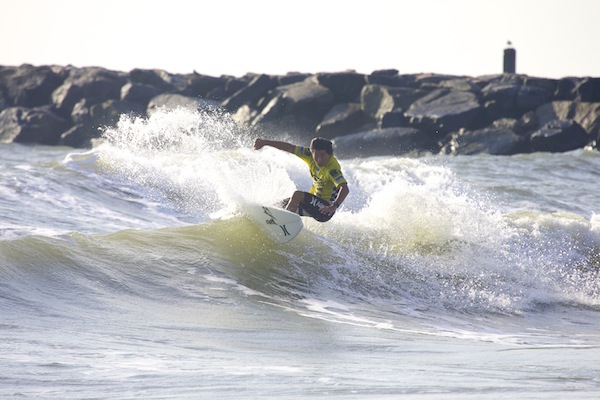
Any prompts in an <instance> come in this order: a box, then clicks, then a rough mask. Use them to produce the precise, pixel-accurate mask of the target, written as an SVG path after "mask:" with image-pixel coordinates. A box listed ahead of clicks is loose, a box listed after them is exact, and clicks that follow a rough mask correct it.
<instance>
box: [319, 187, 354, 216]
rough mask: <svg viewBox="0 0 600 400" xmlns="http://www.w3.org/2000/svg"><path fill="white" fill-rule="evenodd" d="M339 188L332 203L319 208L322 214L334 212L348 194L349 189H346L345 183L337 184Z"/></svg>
mask: <svg viewBox="0 0 600 400" xmlns="http://www.w3.org/2000/svg"><path fill="white" fill-rule="evenodd" d="M339 189H340V190H339V191H338V195H337V197H336V198H335V200H334V201H333V203H331V205H329V206H328V207H323V208H322V209H321V212H322V213H323V214H327V215H331V214H333V213H334V212H336V210H337V209H338V208H339V207H340V206H341V205H342V203H343V202H344V200H345V199H346V197H347V196H348V195H349V194H350V189H348V184H347V183H342V184H341V185H340V186H339Z"/></svg>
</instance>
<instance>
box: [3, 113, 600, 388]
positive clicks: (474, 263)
mask: <svg viewBox="0 0 600 400" xmlns="http://www.w3.org/2000/svg"><path fill="white" fill-rule="evenodd" d="M257 134H259V133H256V132H254V133H252V132H247V131H244V130H241V129H239V128H237V127H236V126H235V125H234V124H233V123H232V122H230V120H229V118H228V117H227V116H226V115H219V114H211V113H201V112H189V111H183V110H178V111H172V112H165V113H158V114H155V115H153V116H152V117H151V118H149V119H133V118H126V117H123V118H122V119H121V121H120V123H119V125H118V126H117V127H116V128H113V129H107V130H106V131H105V133H104V141H103V142H102V143H99V144H97V145H96V146H95V147H94V148H93V149H89V150H74V149H70V148H57V147H41V146H22V145H16V144H4V145H1V146H0V172H1V174H0V309H1V314H0V315H1V317H0V318H1V319H0V335H1V338H2V340H1V341H0V398H6V399H8V398H19V399H133V398H136V399H138V398H143V399H240V398H243V399H265V398H284V399H315V398H339V399H398V398H406V399H492V398H493V399H597V398H600V216H599V215H598V214H597V213H600V183H599V179H598V177H599V176H600V153H598V152H597V151H595V150H580V151H574V152H570V153H565V154H545V153H543V154H542V153H536V154H527V155H518V156H512V157H497V156H496V157H493V156H485V155H481V156H469V157H449V156H429V157H422V158H407V157H374V158H365V159H346V160H344V159H342V160H341V163H342V167H343V170H344V174H345V176H346V178H347V179H348V181H349V184H350V189H351V193H350V196H349V197H348V199H347V201H346V202H345V203H344V207H343V208H342V209H341V210H340V211H339V212H338V213H337V214H336V215H335V216H334V218H333V219H332V220H331V221H330V222H327V223H324V224H322V223H318V222H315V221H312V220H308V219H304V222H305V229H304V230H303V231H302V232H301V233H300V234H299V236H298V237H297V238H296V239H294V240H293V241H292V242H290V243H288V244H285V245H279V246H277V245H274V244H273V243H272V242H271V241H270V240H269V239H268V238H267V237H266V236H265V235H264V234H263V233H262V232H261V231H260V230H258V229H257V227H256V226H254V224H253V223H252V222H250V221H249V220H248V219H247V218H246V217H244V215H243V214H242V213H241V212H240V211H239V210H240V206H241V205H243V204H245V203H248V202H252V203H259V204H273V203H275V202H277V201H278V200H280V199H282V198H284V197H287V196H289V194H290V193H291V192H292V191H293V190H294V188H296V187H298V188H304V189H307V188H308V187H309V186H310V178H309V176H308V173H307V171H306V169H305V166H304V165H303V163H302V162H301V161H300V160H298V159H296V158H295V157H293V156H291V155H289V154H286V153H283V152H278V151H277V150H274V149H269V148H266V149H263V150H261V151H254V150H252V142H253V139H254V137H255V136H256V135H257ZM283 139H285V138H283Z"/></svg>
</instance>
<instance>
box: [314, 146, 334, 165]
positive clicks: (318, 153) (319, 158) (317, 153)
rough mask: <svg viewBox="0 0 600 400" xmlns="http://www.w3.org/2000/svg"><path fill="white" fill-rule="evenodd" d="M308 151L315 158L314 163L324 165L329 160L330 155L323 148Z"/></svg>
mask: <svg viewBox="0 0 600 400" xmlns="http://www.w3.org/2000/svg"><path fill="white" fill-rule="evenodd" d="M310 152H311V153H312V158H313V160H315V163H316V164H317V165H318V166H319V167H324V166H326V165H327V162H328V161H329V157H331V155H330V154H328V153H327V152H326V151H325V150H315V149H310Z"/></svg>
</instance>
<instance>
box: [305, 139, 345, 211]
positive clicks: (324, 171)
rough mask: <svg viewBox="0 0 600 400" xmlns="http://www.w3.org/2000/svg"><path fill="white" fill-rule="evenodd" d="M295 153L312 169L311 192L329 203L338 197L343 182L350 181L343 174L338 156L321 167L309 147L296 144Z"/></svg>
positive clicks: (332, 157)
mask: <svg viewBox="0 0 600 400" xmlns="http://www.w3.org/2000/svg"><path fill="white" fill-rule="evenodd" d="M294 154H295V155H296V156H298V157H300V158H301V159H302V160H303V161H304V162H305V163H306V164H308V169H309V170H310V176H311V177H312V180H313V185H312V187H311V188H310V193H311V194H314V195H315V196H317V197H319V198H321V199H323V200H325V201H326V202H328V203H331V202H332V201H334V200H335V199H336V197H337V192H338V186H340V185H341V184H342V183H348V182H347V181H346V179H345V178H344V175H342V169H341V167H340V163H339V162H338V160H337V158H335V157H334V156H333V155H332V156H331V157H329V161H328V162H327V165H325V166H324V167H319V166H318V165H317V164H316V163H315V160H313V158H312V153H311V152H310V149H309V148H308V147H304V146H296V149H295V151H294Z"/></svg>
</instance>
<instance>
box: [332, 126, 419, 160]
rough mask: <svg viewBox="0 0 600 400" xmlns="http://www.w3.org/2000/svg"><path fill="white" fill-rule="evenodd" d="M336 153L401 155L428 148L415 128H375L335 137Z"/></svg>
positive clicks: (342, 156)
mask: <svg viewBox="0 0 600 400" xmlns="http://www.w3.org/2000/svg"><path fill="white" fill-rule="evenodd" d="M333 143H334V147H335V154H336V155H337V156H339V157H341V158H351V157H370V156H399V155H403V154H408V153H412V152H419V151H422V150H427V143H426V141H424V140H423V136H422V135H420V133H419V131H418V130H417V129H415V128H387V129H374V130H370V131H367V132H359V133H354V134H351V135H346V136H341V137H336V138H334V139H333Z"/></svg>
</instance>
